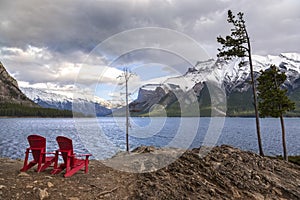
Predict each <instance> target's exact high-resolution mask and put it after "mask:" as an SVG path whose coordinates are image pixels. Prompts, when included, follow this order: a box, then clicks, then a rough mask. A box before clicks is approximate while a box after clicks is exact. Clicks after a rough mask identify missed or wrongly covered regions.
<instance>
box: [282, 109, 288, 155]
mask: <svg viewBox="0 0 300 200" xmlns="http://www.w3.org/2000/svg"><path fill="white" fill-rule="evenodd" d="M280 123H281V132H282V147H283V159H284V160H285V161H288V156H287V150H286V143H285V128H284V121H283V116H282V114H281V115H280Z"/></svg>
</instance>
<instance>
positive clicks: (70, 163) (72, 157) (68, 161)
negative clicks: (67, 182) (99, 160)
mask: <svg viewBox="0 0 300 200" xmlns="http://www.w3.org/2000/svg"><path fill="white" fill-rule="evenodd" d="M56 141H57V143H58V146H59V149H58V150H57V151H56V154H55V164H54V169H53V170H52V172H51V174H58V173H60V172H61V171H62V170H64V169H66V173H65V174H64V177H70V176H72V175H73V174H75V173H76V172H77V171H79V170H80V169H82V168H83V167H84V168H85V170H84V172H85V173H88V164H89V156H91V154H80V155H79V154H75V153H74V152H73V144H72V140H71V139H69V138H67V137H63V136H58V137H57V138H56ZM59 155H61V156H62V158H63V161H64V162H63V163H62V164H60V165H59V166H58V156H59ZM78 157H85V159H79V158H78Z"/></svg>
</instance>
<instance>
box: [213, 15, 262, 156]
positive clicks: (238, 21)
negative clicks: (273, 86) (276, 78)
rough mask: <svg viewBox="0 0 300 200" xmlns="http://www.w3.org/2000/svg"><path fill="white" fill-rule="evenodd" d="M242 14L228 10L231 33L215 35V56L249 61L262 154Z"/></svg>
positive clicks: (248, 40)
mask: <svg viewBox="0 0 300 200" xmlns="http://www.w3.org/2000/svg"><path fill="white" fill-rule="evenodd" d="M243 16H244V13H242V12H239V13H237V15H236V16H235V15H233V13H232V11H231V10H228V17H227V22H228V23H229V24H231V25H232V26H233V28H231V34H230V35H227V36H226V37H225V38H223V37H221V36H219V37H217V41H218V42H219V43H220V44H221V45H222V48H221V49H218V51H219V53H218V55H217V56H218V57H219V58H223V59H225V60H230V59H232V58H236V57H238V58H242V61H241V62H240V63H239V66H242V65H245V64H246V61H245V58H246V59H247V60H248V61H249V67H250V75H251V85H252V96H253V106H254V111H255V118H256V131H257V141H258V148H259V155H261V156H263V155H264V153H263V149H262V142H261V136H260V125H259V114H258V106H257V97H256V87H255V79H254V72H253V64H252V57H251V44H250V38H249V36H248V32H247V29H246V24H245V20H244V17H243Z"/></svg>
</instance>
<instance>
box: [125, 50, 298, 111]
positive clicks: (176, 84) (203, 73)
mask: <svg viewBox="0 0 300 200" xmlns="http://www.w3.org/2000/svg"><path fill="white" fill-rule="evenodd" d="M240 61H241V59H233V60H230V61H224V60H214V59H209V60H207V61H199V62H197V63H196V65H195V66H194V67H191V68H189V69H188V70H187V72H186V73H185V74H184V75H182V76H178V77H173V78H168V79H166V80H165V81H164V83H163V84H162V83H160V84H157V85H153V84H151V85H145V86H144V87H141V88H140V90H139V94H138V98H137V99H136V100H135V101H133V102H132V103H131V104H130V109H131V110H132V111H134V112H137V113H138V115H139V114H143V113H148V112H149V111H150V110H151V108H152V107H153V105H157V104H158V105H162V106H163V107H164V108H165V110H166V112H167V113H168V114H169V115H171V116H177V115H178V114H179V110H180V109H181V108H180V106H181V105H180V102H178V97H179V96H182V95H181V94H183V96H184V95H185V94H187V93H189V92H194V93H195V94H196V95H197V97H198V102H199V104H200V114H201V115H203V116H209V115H210V113H211V109H212V108H211V107H210V104H211V100H212V99H210V94H209V92H211V91H209V89H208V85H207V83H208V82H213V83H214V84H215V85H216V86H217V87H220V88H222V89H223V90H224V92H225V93H226V101H227V108H223V111H225V109H226V114H227V116H252V115H253V114H254V110H253V98H252V91H251V89H250V88H251V84H250V82H251V77H250V69H249V65H248V63H247V62H245V64H244V65H242V66H240V65H239V63H240ZM271 64H275V65H276V66H278V67H279V69H280V71H281V72H285V74H286V75H287V80H286V81H285V83H284V87H285V88H286V89H287V90H288V95H289V96H290V98H291V99H292V100H293V101H295V102H296V110H295V112H294V113H290V115H295V113H298V114H299V113H300V54H297V53H282V54H280V55H278V56H272V55H268V56H257V55H254V56H253V65H254V75H255V77H258V76H259V75H260V73H261V71H264V70H266V69H268V68H269V67H270V65H271ZM178 94H179V95H178ZM179 98H180V97H179ZM221 112H222V109H221V111H220V113H221ZM298 114H296V115H298ZM191 115H193V114H191Z"/></svg>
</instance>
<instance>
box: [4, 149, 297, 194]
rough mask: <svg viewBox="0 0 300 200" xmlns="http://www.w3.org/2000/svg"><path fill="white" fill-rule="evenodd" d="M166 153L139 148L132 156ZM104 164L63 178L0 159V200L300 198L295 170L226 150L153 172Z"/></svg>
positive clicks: (188, 155) (191, 155) (195, 153)
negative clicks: (86, 172) (137, 171)
mask: <svg viewBox="0 0 300 200" xmlns="http://www.w3.org/2000/svg"><path fill="white" fill-rule="evenodd" d="M173 151H174V150H173ZM166 152H170V151H168V150H166V149H155V148H153V147H141V148H139V149H138V150H137V151H135V152H134V153H133V154H135V155H137V154H139V156H143V157H145V156H146V157H147V156H151V155H153V154H156V155H157V154H165V153H166ZM131 155H132V154H131ZM122 158H123V159H124V155H122V154H120V155H116V156H115V157H114V158H112V159H114V160H122ZM104 163H105V162H103V161H97V160H91V162H90V165H89V173H88V174H84V173H83V172H78V173H76V174H75V175H74V176H72V177H70V178H64V177H63V174H59V175H56V176H52V175H50V170H51V168H50V169H47V170H46V171H44V172H42V173H36V172H35V171H34V170H29V171H27V172H26V173H23V172H22V173H21V172H20V171H19V169H20V168H21V167H22V164H23V162H22V161H21V160H12V159H9V158H0V199H45V200H46V199H56V200H60V199H66V200H79V199H300V166H298V165H295V164H292V163H287V162H285V161H282V160H277V159H271V158H267V157H261V156H259V155H257V154H255V153H252V152H247V151H242V150H239V149H237V148H233V147H230V146H226V145H222V146H220V147H215V148H213V149H212V151H210V152H209V153H208V155H206V156H205V157H202V158H201V157H199V149H194V150H189V151H186V152H185V153H183V155H182V156H181V157H180V158H178V159H176V160H175V161H174V162H173V163H171V164H170V165H167V166H164V167H162V168H160V169H155V170H153V171H152V172H144V173H129V172H122V171H119V170H116V169H113V168H110V167H108V166H107V165H105V164H104ZM143 165H144V166H146V165H145V163H143ZM152 167H153V166H152Z"/></svg>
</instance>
